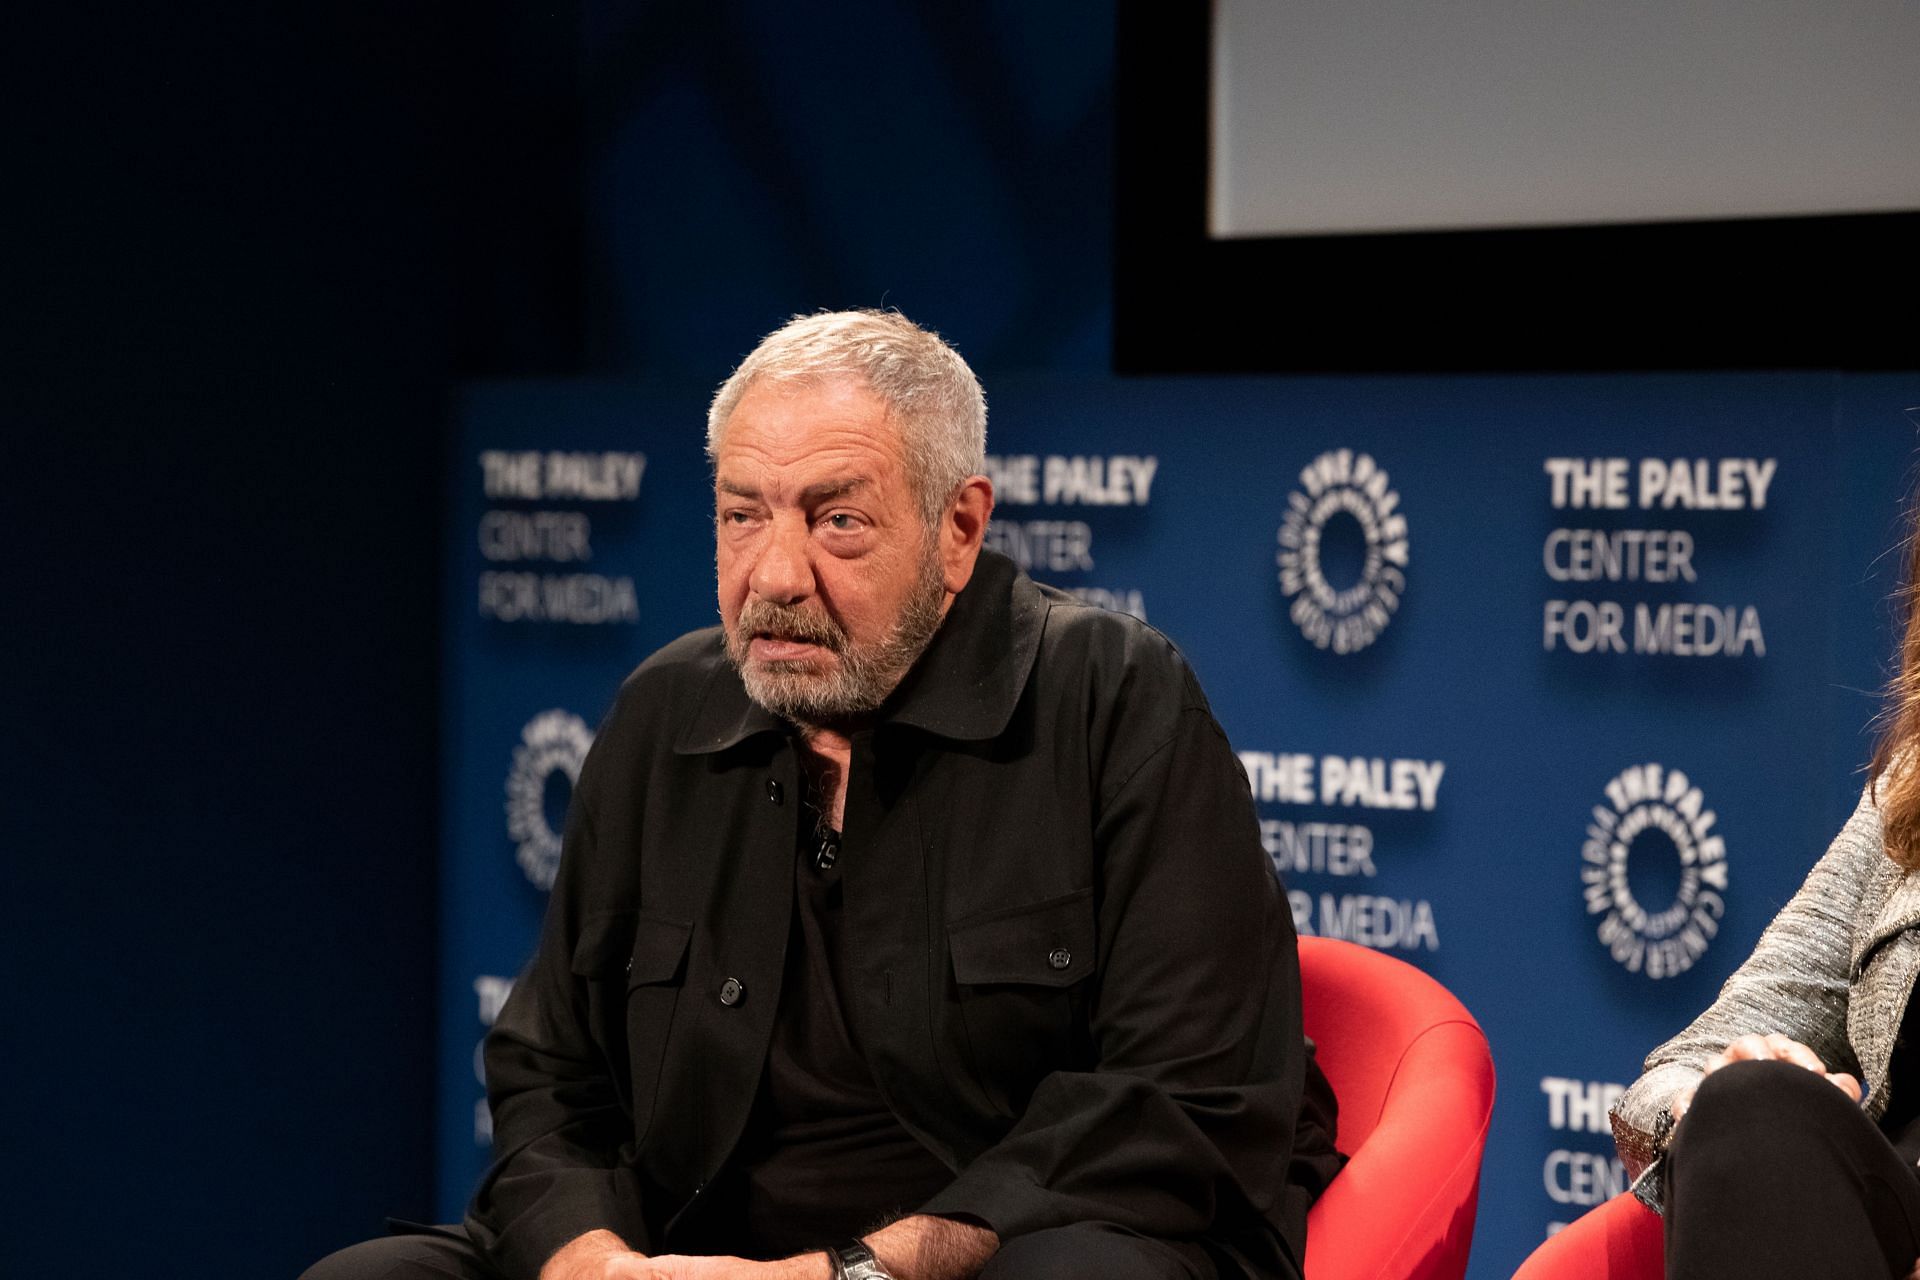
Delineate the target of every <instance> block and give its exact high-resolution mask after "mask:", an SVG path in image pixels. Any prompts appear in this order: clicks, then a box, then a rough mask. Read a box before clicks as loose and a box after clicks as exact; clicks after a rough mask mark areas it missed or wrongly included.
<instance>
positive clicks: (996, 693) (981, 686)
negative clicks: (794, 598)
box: [673, 548, 1047, 755]
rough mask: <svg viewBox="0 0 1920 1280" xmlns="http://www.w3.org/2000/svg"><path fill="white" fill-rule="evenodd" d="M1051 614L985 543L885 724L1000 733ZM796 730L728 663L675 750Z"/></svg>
mask: <svg viewBox="0 0 1920 1280" xmlns="http://www.w3.org/2000/svg"><path fill="white" fill-rule="evenodd" d="M1046 616H1047V598H1046V597H1045V596H1044V595H1042V594H1041V592H1040V589H1039V588H1038V587H1036V586H1035V585H1034V584H1033V582H1032V581H1031V580H1030V579H1029V578H1028V577H1027V576H1026V575H1025V574H1023V573H1021V572H1020V571H1019V570H1018V569H1017V568H1015V567H1014V564H1013V561H1011V560H1009V559H1007V558H1006V557H1005V556H1003V555H1000V554H999V553H998V552H994V551H988V550H986V549H984V548H982V549H981V552H980V558H979V560H978V561H976V562H975V564H974V568H973V577H972V579H971V580H969V581H968V583H967V585H966V588H965V589H964V590H962V591H961V592H960V594H959V595H957V596H955V597H954V598H953V605H952V607H950V608H949V609H948V610H947V616H946V617H945V618H944V619H942V620H941V623H940V629H939V630H938V631H936V632H934V635H933V639H932V640H931V641H930V642H928V644H927V648H926V652H924V653H922V654H921V655H920V658H919V661H917V662H915V663H914V664H913V666H912V668H910V669H909V670H908V672H907V674H906V676H905V677H904V678H903V679H902V680H901V681H900V685H899V687H898V688H896V689H895V690H894V691H893V693H892V694H891V695H890V696H889V697H888V698H887V700H886V702H885V703H884V704H882V706H881V708H880V710H879V712H878V713H877V714H876V716H875V721H876V723H880V724H902V725H912V726H913V727H915V728H918V729H924V730H925V731H927V732H928V733H932V734H937V735H939V736H940V737H944V738H954V739H959V740H961V741H982V740H984V739H987V738H992V737H995V736H997V735H998V734H999V733H1000V731H1001V730H1003V729H1005V728H1006V727H1007V722H1008V721H1009V720H1011V719H1012V718H1013V709H1014V707H1016V706H1017V705H1019V702H1020V694H1021V691H1022V690H1024V689H1025V688H1026V687H1027V676H1028V673H1030V672H1031V671H1032V670H1033V661H1034V657H1035V655H1037V654H1038V653H1039V651H1040V633H1041V630H1042V628H1043V627H1044V625H1045V622H1046ZM790 728H791V726H790V725H789V724H788V723H787V722H786V721H785V720H782V719H781V718H780V717H778V716H776V715H774V714H773V713H772V712H770V711H768V710H767V709H766V708H764V707H762V706H760V705H759V704H757V703H755V702H754V701H753V700H752V699H751V698H749V697H748V696H747V690H746V687H745V686H744V685H742V684H741V683H740V674H739V672H737V671H735V670H734V668H733V664H732V663H731V662H726V661H724V660H723V661H722V662H721V663H720V664H719V665H718V667H717V668H716V669H715V671H714V673H713V676H712V678H711V679H709V680H708V681H707V688H706V691H705V693H704V694H703V695H702V696H701V699H700V703H699V706H698V707H696V708H695V710H694V713H693V715H692V716H691V717H689V719H688V720H687V722H686V724H685V725H684V726H683V727H682V728H681V731H680V734H679V737H678V738H676V739H675V741H674V744H673V749H674V751H675V752H677V753H679V754H681V755H704V754H710V753H713V752H718V751H725V750H726V749H727V748H729V747H733V746H737V745H738V744H740V743H742V742H744V741H746V740H747V739H748V738H750V737H752V736H753V735H755V734H758V733H785V732H787V731H788V730H789V729H790Z"/></svg>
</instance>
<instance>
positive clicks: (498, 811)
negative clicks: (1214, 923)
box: [440, 373, 1920, 1278]
mask: <svg viewBox="0 0 1920 1280" xmlns="http://www.w3.org/2000/svg"><path fill="white" fill-rule="evenodd" d="M987 392H988V400H989V403H990V405H991V420H990V427H989V442H988V443H989V449H990V451H991V458H990V472H991V474H992V477H993V480H994V483H995V487H996V490H997V493H998V507H997V510H996V513H995V519H994V522H993V526H992V529H991V531H990V534H989V542H990V544H991V545H993V546H995V547H997V548H999V549H1000V550H1002V551H1004V552H1006V553H1007V554H1009V555H1011V556H1012V557H1014V558H1015V559H1016V560H1018V561H1019V562H1020V563H1021V564H1023V565H1024V566H1026V568H1027V569H1028V571H1029V572H1030V573H1032V575H1033V576H1034V577H1036V578H1039V579H1042V580H1044V581H1048V582H1052V583H1054V584H1057V585H1059V586H1062V587H1065V588H1068V589H1070V590H1073V591H1076V592H1079V593H1081V594H1082V595H1084V596H1087V597H1089V598H1091V599H1094V600H1096V601H1098V602H1100V603H1101V604H1104V605H1106V606H1108V607H1110V608H1114V609H1120V610H1125V611H1127V612H1130V613H1134V614H1138V615H1139V616H1141V617H1143V618H1145V619H1147V620H1148V621H1149V622H1151V623H1152V624H1153V625H1154V626H1156V627H1158V628H1159V629H1160V630H1162V631H1164V632H1165V633H1167V634H1168V635H1169V636H1171V637H1172V638H1173V639H1174V641H1176V642H1177V643H1178V644H1179V645H1180V647H1181V648H1182V649H1183V650H1184V651H1185V653H1186V654H1187V656H1188V658H1189V659H1190V660H1191V661H1192V663H1193V665H1194V667H1195V669H1196V670H1197V671H1198V672H1199V675H1200V678H1201V681H1202V683H1203V685H1204V686H1205V688H1206V690H1207V693H1208V695H1209V696H1210V698H1211V699H1212V702H1213V705H1214V709H1215V711H1216V713H1217V714H1218V716H1219V718H1220V720H1221V722H1222V724H1224V725H1225V727H1226V729H1227V732H1228V734H1229V735H1230V737H1231V738H1232V740H1233V743H1234V745H1235V748H1236V750H1238V751H1239V752H1240V755H1241V759H1242V760H1243V762H1244V763H1245V765H1246V767H1247V771H1248V775H1249V778H1250V780H1251V782H1252V785H1253V788H1254V793H1255V796H1256V798H1257V800H1258V801H1259V811H1260V820H1261V838H1262V841H1263V842H1264V844H1265V846H1266V848H1267V850H1268V852H1269V853H1270V855H1271V856H1272V858H1273V860H1274V863H1275V865H1276V867H1277V868H1278V869H1279V870H1280V872H1281V874H1282V876H1283V877H1284V878H1285V880H1286V883H1287V886H1288V888H1289V890H1290V894H1291V898H1292V901H1293V909H1294V916H1295V919H1296V921H1297V922H1298V924H1299V926H1300V929H1301V932H1302V933H1312V934H1320V935H1325V936H1331V937H1340V938H1346V939H1350V940H1352V941H1354V942H1358V943H1361V944H1364V945H1366V946H1370V947H1376V948H1379V949H1382V950H1384V951H1387V952H1390V953H1392V954H1394V955H1396V956H1399V957H1402V958H1404V959H1406V960H1408V961H1411V962H1412V963H1414V964H1416V965H1419V966H1420V967H1421V968H1423V969H1425V970H1427V971H1428V972H1430V973H1432V974H1433V975H1434V976H1436V977H1437V978H1439V979H1440V980H1441V981H1442V982H1444V983H1445V984H1446V985H1447V986H1448V987H1449V988H1451V989H1452V990H1453V991H1454V992H1455V993H1456V994H1458V995H1459V996H1460V998H1461V999H1462V1000H1464V1001H1465V1002H1466V1004H1467V1006H1468V1007H1469V1008H1470V1009H1472V1010H1473V1012H1474V1013H1475V1015H1476V1016H1477V1017H1478V1018H1479V1019H1480V1021H1481V1023H1482V1025H1483V1026H1484V1027H1485V1028H1486V1031H1487V1034H1488V1036H1489V1038H1490V1039H1491V1041H1492V1044H1493V1051H1494V1058H1495V1063H1496V1065H1497V1068H1498V1071H1499V1077H1500V1094H1499V1102H1498V1105H1497V1107H1496V1111H1495V1115H1494V1124H1493V1132H1492V1135H1491V1138H1490V1141H1489V1144H1488V1148H1487V1160H1486V1169H1485V1176H1484V1180H1483V1183H1482V1191H1481V1202H1480V1226H1479V1230H1478V1233H1477V1237H1476V1243H1475V1247H1474V1265H1473V1268H1472V1274H1473V1275H1475V1276H1478V1277H1488V1278H1491V1277H1504V1276H1507V1275H1510V1274H1511V1273H1512V1271H1513V1269H1514V1268H1515V1267H1516V1266H1517V1265H1518V1263H1519V1261H1520V1260H1521V1259H1522V1258H1523V1257H1524V1256H1525V1255H1526V1254H1527V1253H1528V1252H1529V1251H1530V1250H1531V1249H1532V1248H1533V1247H1534V1246H1535V1245H1537V1244H1538V1243H1539V1241H1540V1240H1541V1239H1542V1238H1544V1237H1545V1236H1546V1235H1547V1234H1548V1233H1549V1232H1551V1231H1552V1230H1554V1229H1555V1228H1556V1227H1557V1225H1558V1224H1562V1223H1565V1222H1568V1221H1570V1220H1572V1219H1573V1218H1574V1217H1576V1216H1578V1215H1579V1214H1580V1213H1582V1212H1583V1211H1584V1210H1585V1209H1586V1208H1587V1207H1589V1206H1590V1205H1593V1204H1596V1203H1598V1202H1599V1201H1601V1200H1604V1199H1606V1198H1607V1197H1608V1196H1610V1195H1612V1194H1614V1193H1615V1192H1617V1191H1619V1190H1620V1189H1621V1188H1622V1185H1623V1182H1622V1177H1621V1172H1620V1167H1619V1165H1618V1163H1617V1162H1616V1161H1615V1160H1614V1159H1613V1151H1612V1143H1611V1141H1610V1140H1609V1138H1608V1136H1607V1133H1606V1121H1605V1114H1606V1109H1607V1106H1608V1104H1609V1103H1610V1102H1611V1100H1612V1097H1613V1095H1614V1094H1615V1093H1616V1092H1617V1091H1618V1090H1619V1089H1620V1088H1621V1087H1622V1086H1623V1085H1624V1084H1626V1083H1628V1082H1630V1081H1631V1080H1632V1079H1633V1078H1634V1076H1635V1075H1636V1074H1637V1072H1638V1064H1639V1061H1640V1058H1641V1057H1642V1055H1643V1054H1644V1053H1645V1052H1646V1050H1647V1049H1648V1048H1649V1047H1651V1046H1652V1045H1653V1044H1654V1043H1655V1042H1657V1041H1658V1040H1660V1039H1662V1038H1664V1037H1665V1036H1667V1035H1669V1034H1671V1033H1672V1032H1673V1031H1674V1030H1675V1029H1677V1028H1678V1027H1679V1026H1680V1025H1681V1024H1682V1023H1683V1022H1684V1021H1685V1020H1686V1019H1687V1018H1688V1017H1690V1016H1691V1015H1692V1014H1693V1012H1695V1011H1696V1010H1698V1009H1699V1008H1700V1007H1702V1006H1703V1005H1705V1004H1706V1003H1707V1001H1708V1000H1709V999H1710V998H1711V997H1712V995H1713V993H1714V991H1715V990H1716V989H1717V988H1718V986H1719V984H1720V982H1721V981H1722V980H1723V979H1724V978H1725V977H1726V975H1727V973H1728V972H1729V971H1730V970H1731V969H1732V968H1733V966H1734V965H1736V964H1737V963H1738V962H1739V961H1740V960H1741V958H1742V957H1743V956H1744V955H1745V954H1746V952H1747V951H1748V950H1749V949H1750V948H1751V946H1752V944H1753V941H1754V939H1755V938H1756V937H1757V936H1758V934H1759V932H1760V930H1761V928H1762V926H1764V925H1765V923H1766V922H1767V920H1768V919H1769V918H1771V916H1772V914H1773V912H1774V911H1775V910H1776V909H1777V908H1778V907H1779V906H1780V904H1781V903H1782V902H1784V901H1785V900H1786V898H1787V897H1788V896H1789V895H1790V894H1791V893H1792V892H1793V890H1794V888H1795V887H1796V886H1797V885H1798V883H1799V881H1800V879H1801V877H1802V876H1803V875H1804V874H1805V871H1806V869H1807V867H1808V866H1809V865H1811V863H1812V862H1813V860H1814V858H1815V857H1816V856H1817V855H1818V854H1819V853H1820V851H1821V850H1822V849H1823V848H1824V847H1825V844H1826V842H1827V840H1828V839H1829V838H1830V836H1831V834H1832V833H1833V832H1834V831H1835V830H1837V829H1838V827H1839V825H1840V823H1841V821H1842V820H1843V819H1844V817H1845V815H1846V813H1847V811H1848V809H1849V807H1850V806H1851V804H1852V803H1853V800H1854V799H1855V797H1856V796H1857V794H1858V791H1859V788H1860V785H1861V777H1860V774H1859V766H1860V764H1861V762H1862V761H1863V760H1864V759H1865V758H1866V756H1867V754H1868V751H1869V741H1870V739H1869V736H1868V732H1867V730H1868V722H1869V720H1870V719H1871V718H1872V716H1873V714H1874V713H1875V711H1876V709H1877V702H1876V690H1877V689H1878V688H1879V686H1880V685H1881V683H1882V682H1883V680H1884V676H1885V671H1886V656H1887V655H1888V654H1889V653H1890V652H1891V644H1892V640H1891V630H1890V628H1891V616H1892V613H1891V608H1890V606H1889V604H1888V597H1889V595H1890V594H1891V592H1892V590H1893V588H1894V587H1895V585H1896V583H1897V581H1898V579H1899V576H1900V571H1901V568H1902V566H1901V563H1900V556H1899V554H1898V551H1897V550H1896V547H1897V544H1898V541H1899V538H1900V534H1901V524H1900V519H1899V512H1900V509H1901V506H1902V504H1903V501H1904V498H1905V493H1906V490H1907V486H1908V482H1909V479H1910V476H1911V471H1912V465H1911V464H1912V461H1913V458H1914V447H1915V432H1914V421H1913V417H1912V414H1911V413H1910V409H1911V407H1912V406H1914V405H1916V404H1920V376H1912V375H1885V376H1852V375H1835V374H1813V373H1808V374H1780V375H1698V376H1678V375H1675V376H1665V375H1636V376H1609V377H1598V376H1596V377H1526V378H1457V377H1456V378H1432V379H1424V378H1375V379H1286V380H1277V379H1274V380H1269V379H1193V380H1138V381H1136V380H1113V379H1085V380H1062V379H1047V380H1044V381H1039V380H1019V379H1011V380H1010V379H995V378H988V379H987ZM706 394H707V389H706V388H673V387H649V386H636V385H632V384H611V383H512V384H498V385H484V386H479V387H475V388H472V389H471V390H470V391H469V393H468V394H467V397H466V400H465V404H464V408H463V411H462V426H461V431H460V434H459V441H458V445H457V451H456V455H455V457H454V458H453V459H452V460H451V472H450V483H451V485H452V486H453V502H452V504H451V510H452V512H453V524H452V527H451V529H450V530H449V533H448V544H447V545H448V552H447V554H448V580H447V602H446V608H447V617H448V630H447V655H446V656H447V662H446V677H445V678H446V689H445V695H446V696H445V716H446V722H445V726H444V743H445V778H444V788H443V794H444V803H445V806H446V809H445V831H446V850H445V860H444V879H445V889H444V916H443V936H444V943H443V946H444V954H443V966H444V968H443V1002H442V1009H441V1020H442V1043H443V1050H442V1056H443V1079H444V1087H443V1094H442V1103H441V1107H442V1111H441V1121H440V1131H441V1162H440V1195H441V1201H442V1203H441V1209H442V1211H443V1212H444V1213H446V1214H449V1215H453V1214H457V1213H458V1212H459V1210H460V1207H461V1206H462V1205H463V1203H464V1202H465V1200H466V1198H467V1196H468V1194H469V1193H470V1191H471V1189H472V1187H473V1185H474V1182H475V1180H476V1178H477V1177H478V1175H479V1173H480V1171H481V1169H482V1168H483V1167H484V1163H485V1159H486V1143H487V1139H488V1132H487V1118H486V1108H485V1105H484V1098H483V1091H482V1087H481V1084H480V1081H479V1078H478V1052H477V1048H478V1043H479V1041H480V1038H481V1036H482V1035H483V1034H484V1032H485V1030H486V1026H487V1024H488V1022H489V1021H490V1020H491V1018H492V1017H493V1015H494V1013H495V1011H496V1010H497V1009H498V1007H499V1004H500V1001H501V1000H502V999H504V997H505V994H506V992H507V990H508V989H509V987H510V986H511V983H512V981H513V976H514V974H515V973H516V972H517V971H518V970H519V968H520V967H521V965H522V964H523V963H524V962H525V960H526V958H527V956H528V955H529V954H530V951H531V948H532V944H533V939H534V936H535V934H536V931H537V929H538V925H539V920H540V915H541V912H542V910H543V908H544V905H545V890H546V888H547V886H548V884H549V883H550V881H551V878H552V875H553V870H554V865H555V862H556V860H557V858H558V855H559V841H558V838H557V834H556V833H557V832H558V831H559V830H560V829H561V822H562V815H563V814H564V811H565V806H566V803H567V798H568V794H569V789H570V785H571V780H572V778H573V777H574V775H575V774H576V772H577V770H578V767H579V762H580V759H581V756H582V755H583V754H584V752H585V751H586V749H587V747H588V745H589V743H590V742H591V740H592V736H593V731H594V726H595V724H596V723H597V721H598V719H599V717H600V715H601V714H602V713H603V711H604V710H605V709H606V707H607V706H608V704H609V702H610V700H611V697H612V694H613V692H614V689H615V686H616V685H617V684H618V682H619V680H620V678H621V677H622V676H623V675H624V674H625V673H626V672H627V671H628V670H629V669H631V668H632V667H633V666H634V665H635V664H637V663H638V662H639V661H640V660H641V659H642V658H643V657H644V656H645V655H646V654H647V653H649V652H650V651H652V650H653V649H654V648H656V647H657V646H659V645H660V644H663V643H664V642H666V641H667V640H669V639H671V638H672V637H674V636H676V635H678V634H680V633H681V632H683V631H686V630H689V629H691V628H694V627H699V626H704V625H706V624H707V623H709V622H710V621H712V620H713V619H714V617H715V609H714V603H713V587H712V542H711V539H712V518H711V494H710V489H709V478H708V473H707V468H706V464H705V460H704V458H703V456H702V453H701V439H702V432H703V424H704V408H705V398H706Z"/></svg>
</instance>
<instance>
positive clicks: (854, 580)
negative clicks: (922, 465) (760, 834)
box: [714, 379, 950, 726]
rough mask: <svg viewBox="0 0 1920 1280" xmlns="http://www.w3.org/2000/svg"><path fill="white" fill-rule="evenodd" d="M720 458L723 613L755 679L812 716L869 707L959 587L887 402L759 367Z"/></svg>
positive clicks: (920, 645)
mask: <svg viewBox="0 0 1920 1280" xmlns="http://www.w3.org/2000/svg"><path fill="white" fill-rule="evenodd" d="M714 469H715V473H716V474H715V494H714V496H715V507H716V511H715V517H716V521H717V526H716V543H717V551H716V556H715V559H716V563H717V565H718V570H719V573H718V576H719V582H720V618H721V621H722V622H723V623H725V624H726V631H727V653H728V656H729V657H731V658H732V660H733V663H734V665H735V666H736V667H738V668H739V670H740V674H741V678H742V679H743V681H744V682H745V684H746V687H747V693H748V694H749V695H750V696H751V697H752V698H753V699H754V701H756V702H758V703H760V704H761V705H762V706H764V707H766V708H767V709H768V710H770V711H773V712H775V713H776V714H778V715H783V716H786V717H787V718H789V719H791V720H795V721H797V722H799V723H801V724H805V725H816V726H831V725H836V724H840V723H843V722H845V721H847V720H849V719H852V718H855V717H858V716H860V715H863V714H865V713H867V712H869V711H872V710H873V709H874V708H875V707H877V706H879V705H880V703H881V702H882V701H884V700H885V698H886V696H887V694H888V693H890V692H892V690H893V687H894V686H895V685H896V684H898V683H899V682H900V677H901V676H903V675H905V674H906V672H907V669H908V668H909V667H910V666H912V665H913V662H914V660H915V659H916V658H917V657H919V655H920V652H921V650H922V649H924V648H925V647H926V643H927V641H928V640H929V639H930V638H931V637H932V635H933V633H934V630H935V629H936V628H937V627H938V626H939V625H940V618H941V615H942V614H943V613H944V611H945V608H946V605H947V603H948V600H949V599H950V597H949V596H948V594H947V591H946V588H945V585H944V581H943V578H942V573H941V563H940V557H939V554H938V551H937V549H936V546H935V541H934V539H933V537H932V536H931V535H930V534H929V532H928V530H927V528H926V526H925V522H924V521H923V519H922V518H921V514H920V508H919V504H918V503H917V502H916V501H915V496H914V492H913V488H912V486H911V484H910V483H909V482H908V479H907V470H906V458H905V454H904V449H903V446H902V443H901V440H900V431H899V428H898V427H897V426H896V425H895V424H894V423H893V421H892V420H891V419H890V418H889V417H888V415H887V410H886V406H885V404H884V402H882V401H881V400H880V399H879V398H878V397H877V396H875V395H874V394H873V393H872V392H871V391H868V390H867V389H866V388H865V387H864V386H862V385H860V384H859V383H858V382H856V381H853V380H850V379H836V380H831V381H825V382H819V383H782V382H769V381H760V382H756V383H754V384H753V385H751V386H749V387H748V388H747V391H746V394H745V395H743V396H741V397H740V400H739V403H738V404H737V405H735V407H734V410H733V414H732V416H731V417H729V418H728V419H727V422H726V426H725V429H724V431H723V432H722V434H721V439H720V448H719V452H718V455H717V456H716V458H715V468H714Z"/></svg>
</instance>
